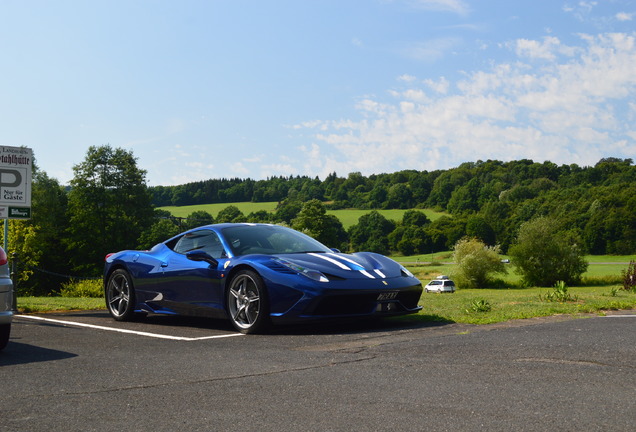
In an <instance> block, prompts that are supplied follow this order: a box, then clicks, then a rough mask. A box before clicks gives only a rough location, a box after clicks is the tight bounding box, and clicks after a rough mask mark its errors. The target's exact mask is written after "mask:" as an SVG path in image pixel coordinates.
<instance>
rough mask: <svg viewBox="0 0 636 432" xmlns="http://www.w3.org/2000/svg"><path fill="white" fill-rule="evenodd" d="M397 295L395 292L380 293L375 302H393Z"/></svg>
mask: <svg viewBox="0 0 636 432" xmlns="http://www.w3.org/2000/svg"><path fill="white" fill-rule="evenodd" d="M397 295H398V293H397V291H394V292H385V293H380V294H379V295H378V298H377V301H384V300H395V299H396V298H397Z"/></svg>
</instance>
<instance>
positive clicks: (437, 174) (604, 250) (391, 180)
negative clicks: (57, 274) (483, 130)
mask: <svg viewBox="0 0 636 432" xmlns="http://www.w3.org/2000/svg"><path fill="white" fill-rule="evenodd" d="M149 189H150V191H151V194H152V203H153V205H155V206H156V207H160V206H169V205H177V206H182V205H193V204H204V203H228V204H230V203H233V202H243V201H252V202H269V201H277V202H279V203H280V204H279V207H280V208H281V209H284V208H285V207H286V206H291V207H294V208H295V209H296V213H297V211H299V210H300V205H298V203H303V202H307V201H309V200H313V199H315V200H319V201H321V202H322V203H324V205H325V207H326V208H327V209H344V208H356V209H368V210H369V211H372V210H374V209H391V208H399V209H424V208H430V209H435V210H438V211H445V212H447V213H448V214H449V217H445V218H442V219H441V220H438V221H435V222H434V223H428V224H426V225H427V227H426V229H420V230H419V231H417V232H415V231H413V230H410V231H409V232H408V233H406V237H405V236H404V235H402V236H399V237H400V238H399V240H397V241H395V238H396V237H398V233H394V234H393V236H392V237H393V239H394V241H393V242H392V243H390V242H389V243H387V246H386V247H384V248H382V252H387V251H389V250H398V249H401V250H400V252H402V253H405V254H410V253H418V252H430V251H431V250H442V249H450V248H451V247H452V245H454V243H455V242H456V241H457V240H459V238H461V237H463V236H465V235H469V236H475V237H479V238H481V239H482V240H483V241H484V242H485V243H487V244H491V245H494V244H498V245H500V246H501V248H502V250H503V251H504V252H505V251H506V250H507V248H508V247H509V246H510V244H511V242H512V241H513V239H514V237H515V234H516V232H517V230H518V228H519V226H520V225H521V223H523V222H525V221H528V220H530V219H532V218H535V217H538V216H547V217H551V218H554V219H556V220H558V221H559V222H560V224H561V225H562V227H563V229H565V230H567V231H569V232H570V233H571V234H572V236H574V237H577V238H580V241H581V242H582V245H583V247H584V249H585V250H586V252H587V253H589V254H595V255H601V254H633V253H635V252H636V212H635V211H634V209H635V208H636V166H634V163H633V161H632V160H631V159H618V158H605V159H601V160H600V161H599V162H598V163H596V164H595V165H594V166H586V167H581V166H578V165H576V164H570V165H557V164H554V163H552V162H548V161H546V162H543V163H538V162H533V161H531V160H518V161H511V162H502V161H496V160H488V161H477V162H468V163H464V164H462V165H460V166H458V167H456V168H451V169H447V170H437V171H431V172H427V171H414V170H408V171H399V172H395V173H390V174H378V175H370V176H363V175H361V174H360V173H357V172H354V173H350V174H348V175H347V176H346V177H339V176H338V175H337V174H336V173H332V174H330V175H329V176H327V177H326V178H325V180H322V181H321V180H320V179H319V178H311V177H306V176H295V177H294V176H290V177H272V178H269V179H267V180H251V179H238V178H236V179H217V180H213V179H211V180H206V181H200V182H193V183H188V184H184V185H179V186H155V187H150V188H149ZM294 203H297V204H296V205H295V206H294ZM291 213H292V216H295V215H294V210H293V209H292V210H291ZM278 219H279V220H284V221H287V222H290V221H291V217H289V216H288V217H284V216H281V217H279V218H278ZM419 228H422V227H421V226H420V227H419ZM403 231H404V230H403ZM342 240H343V241H345V242H346V241H348V240H349V239H347V238H343V239H342ZM400 242H401V248H398V244H399V243H400Z"/></svg>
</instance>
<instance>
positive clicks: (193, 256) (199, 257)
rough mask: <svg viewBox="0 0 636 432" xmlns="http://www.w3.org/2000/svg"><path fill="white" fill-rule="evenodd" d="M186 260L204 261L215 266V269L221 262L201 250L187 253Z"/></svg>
mask: <svg viewBox="0 0 636 432" xmlns="http://www.w3.org/2000/svg"><path fill="white" fill-rule="evenodd" d="M186 258H187V259H189V260H191V261H204V262H206V263H209V264H211V265H213V266H214V267H216V266H218V265H219V262H218V261H217V260H216V259H214V258H212V256H211V255H210V254H209V253H207V252H206V251H202V250H200V249H198V250H193V251H190V252H187V253H186Z"/></svg>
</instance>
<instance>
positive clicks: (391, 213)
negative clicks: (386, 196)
mask: <svg viewBox="0 0 636 432" xmlns="http://www.w3.org/2000/svg"><path fill="white" fill-rule="evenodd" d="M230 205H233V206H236V207H237V208H238V209H239V210H240V211H241V212H243V214H244V215H246V216H247V215H248V214H250V213H254V212H257V211H260V210H265V211H267V212H270V213H274V211H276V206H277V205H278V203H277V202H262V203H253V202H240V203H231V204H228V203H223V204H201V205H193V206H181V207H175V206H168V207H159V209H161V210H167V211H169V212H170V213H172V215H173V216H176V217H187V216H188V215H190V214H191V213H193V212H195V211H200V210H203V211H206V212H208V213H210V214H211V215H212V216H213V217H215V218H216V217H217V215H218V214H219V212H220V211H221V210H223V209H224V208H226V207H228V206H230ZM405 211H406V210H378V212H379V213H380V214H382V215H383V216H384V217H385V218H387V219H391V220H394V221H400V220H402V215H403V214H404V212H405ZM420 211H422V212H424V213H425V214H426V216H427V217H428V218H429V219H430V220H431V221H434V220H436V219H439V218H440V217H441V216H443V215H444V214H445V213H440V212H435V211H433V210H428V209H424V210H420ZM370 212H371V210H356V209H345V210H328V211H327V214H332V215H334V216H336V217H337V218H338V219H340V222H342V225H343V226H344V228H345V229H347V228H349V227H350V226H352V225H355V224H357V223H358V219H360V216H363V215H365V214H367V213H370Z"/></svg>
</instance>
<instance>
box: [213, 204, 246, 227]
mask: <svg viewBox="0 0 636 432" xmlns="http://www.w3.org/2000/svg"><path fill="white" fill-rule="evenodd" d="M216 221H217V222H218V223H226V222H245V215H244V214H243V212H242V211H241V210H239V208H238V207H237V206H234V205H230V206H227V207H225V208H224V209H223V210H221V211H220V212H219V214H217V215H216Z"/></svg>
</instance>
